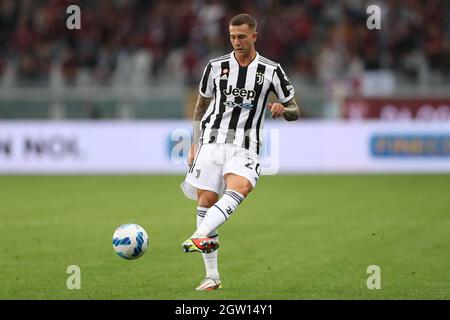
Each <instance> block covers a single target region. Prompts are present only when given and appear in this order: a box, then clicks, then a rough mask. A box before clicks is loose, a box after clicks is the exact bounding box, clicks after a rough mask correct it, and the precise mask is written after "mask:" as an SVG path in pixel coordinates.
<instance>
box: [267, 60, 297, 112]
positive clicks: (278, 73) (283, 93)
mask: <svg viewBox="0 0 450 320" xmlns="http://www.w3.org/2000/svg"><path fill="white" fill-rule="evenodd" d="M272 87H273V90H274V92H275V94H276V95H277V97H278V101H279V102H280V103H285V102H288V101H289V100H291V99H292V98H293V97H294V87H293V86H292V84H291V81H290V80H289V79H288V77H287V76H286V73H285V72H284V70H283V69H282V68H281V66H280V65H278V67H277V69H276V70H275V73H274V75H273V80H272Z"/></svg>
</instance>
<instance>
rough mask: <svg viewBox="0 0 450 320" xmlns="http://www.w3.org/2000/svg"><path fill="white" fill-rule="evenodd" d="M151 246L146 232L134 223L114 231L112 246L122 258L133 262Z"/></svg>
mask: <svg viewBox="0 0 450 320" xmlns="http://www.w3.org/2000/svg"><path fill="white" fill-rule="evenodd" d="M148 244H149V240H148V235H147V232H145V230H144V229H143V228H142V227H141V226H139V225H137V224H134V223H128V224H124V225H121V226H120V227H118V228H117V229H116V231H114V234H113V240H112V245H113V249H114V251H115V252H116V253H117V254H118V255H119V256H120V257H122V258H124V259H127V260H132V259H136V258H139V257H140V256H142V255H143V254H144V252H145V250H147V247H148Z"/></svg>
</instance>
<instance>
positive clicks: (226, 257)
mask: <svg viewBox="0 0 450 320" xmlns="http://www.w3.org/2000/svg"><path fill="white" fill-rule="evenodd" d="M182 179H183V177H181V176H1V177H0V190H1V192H0V230H1V258H0V270H1V272H0V299H171V300H172V299H173V300H178V299H183V300H184V299H270V300H276V299H288V300H294V299H295V300H296V299H450V176H449V175H292V176H264V177H262V179H261V181H260V182H259V184H258V186H257V188H256V189H255V190H254V192H253V193H252V194H251V195H250V196H249V197H248V198H247V199H246V200H245V201H244V202H243V203H242V205H241V206H240V207H239V208H238V210H237V211H236V212H235V213H234V214H233V216H232V217H231V219H230V220H228V222H227V223H226V224H225V225H224V226H223V227H222V228H221V229H220V237H221V249H220V250H219V263H220V265H219V270H220V272H221V277H222V281H223V286H224V288H223V290H220V291H214V292H196V291H195V290H194V288H195V286H196V285H197V284H198V283H199V282H200V281H201V280H202V278H203V276H204V269H203V261H202V259H201V255H200V254H197V253H190V254H185V253H182V250H181V246H180V244H181V242H182V241H183V240H184V239H185V238H186V237H188V236H189V235H190V234H191V233H192V232H193V230H194V227H195V221H196V213H195V207H196V205H195V203H194V202H193V201H190V200H188V199H186V198H184V196H183V195H182V193H181V191H180V188H179V184H180V182H181V181H182ZM128 222H134V223H138V224H140V225H142V226H143V227H144V228H145V229H146V230H147V232H148V234H149V236H150V246H149V248H148V250H147V252H146V253H145V255H144V256H143V257H141V258H139V259H137V260H133V261H127V260H123V259H121V258H119V257H118V256H117V255H116V254H115V253H114V252H113V249H112V244H111V240H112V234H113V231H114V229H115V228H116V227H117V226H119V225H121V224H123V223H128ZM69 265H77V266H79V267H80V268H81V289H80V290H69V289H67V286H66V280H67V278H68V277H69V276H70V275H69V274H67V273H66V269H67V267H68V266H69ZM369 265H378V266H379V267H380V268H381V289H379V290H377V289H374V290H369V289H368V288H367V286H366V282H367V278H368V277H369V276H370V274H368V273H367V267H368V266H369Z"/></svg>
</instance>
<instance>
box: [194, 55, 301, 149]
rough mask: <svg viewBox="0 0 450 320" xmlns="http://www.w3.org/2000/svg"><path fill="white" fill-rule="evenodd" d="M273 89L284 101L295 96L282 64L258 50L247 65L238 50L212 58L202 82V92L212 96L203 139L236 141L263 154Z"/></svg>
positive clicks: (202, 135) (205, 120) (281, 100)
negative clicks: (267, 115) (237, 55)
mask: <svg viewBox="0 0 450 320" xmlns="http://www.w3.org/2000/svg"><path fill="white" fill-rule="evenodd" d="M271 91H273V92H275V94H276V95H277V97H278V101H279V102H280V103H284V102H287V101H289V100H291V99H292V98H293V97H294V88H293V87H292V85H291V83H290V81H289V79H288V78H287V76H286V74H285V73H284V71H283V69H282V68H281V66H280V64H278V63H275V62H273V61H271V60H269V59H266V58H264V57H262V56H260V55H259V54H258V53H257V54H256V57H255V59H253V61H252V62H251V63H250V64H249V65H248V66H246V67H241V66H240V65H239V63H238V61H237V60H236V58H235V56H234V52H232V53H230V54H227V55H224V56H222V57H219V58H216V59H212V60H210V61H209V63H208V65H207V66H206V68H205V70H204V72H203V77H202V79H201V81H200V84H199V93H200V95H202V96H203V97H205V98H212V99H211V102H210V104H209V107H208V109H207V110H206V113H205V115H204V116H203V118H202V120H201V124H200V125H201V131H202V132H201V137H200V143H203V144H204V143H232V144H235V145H238V146H241V147H244V148H246V149H249V150H252V151H254V152H256V153H257V154H259V151H260V147H261V143H262V129H263V125H264V113H265V110H266V104H267V98H268V96H269V93H270V92H271Z"/></svg>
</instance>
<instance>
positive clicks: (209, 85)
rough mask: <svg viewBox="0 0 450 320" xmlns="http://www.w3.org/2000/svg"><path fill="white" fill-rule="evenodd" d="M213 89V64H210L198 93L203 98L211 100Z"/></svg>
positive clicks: (204, 73) (206, 68)
mask: <svg viewBox="0 0 450 320" xmlns="http://www.w3.org/2000/svg"><path fill="white" fill-rule="evenodd" d="M213 87H214V83H213V75H212V64H211V62H209V63H208V65H207V66H206V67H205V70H204V71H203V76H202V79H201V80H200V84H199V87H198V91H199V93H200V95H201V96H202V97H205V98H211V97H212V95H213Z"/></svg>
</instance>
